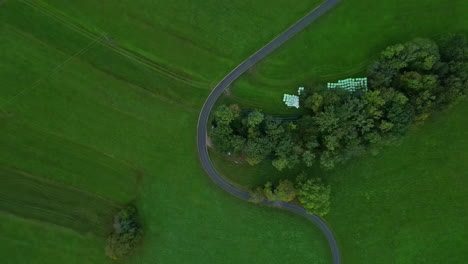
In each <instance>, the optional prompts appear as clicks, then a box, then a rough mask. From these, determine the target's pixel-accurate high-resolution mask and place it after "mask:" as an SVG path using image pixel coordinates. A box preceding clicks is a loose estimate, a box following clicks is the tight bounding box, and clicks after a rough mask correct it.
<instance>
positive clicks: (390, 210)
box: [213, 100, 468, 264]
mask: <svg viewBox="0 0 468 264" xmlns="http://www.w3.org/2000/svg"><path fill="white" fill-rule="evenodd" d="M467 109H468V102H467V101H466V100H464V101H461V102H460V103H458V104H457V105H455V106H454V107H453V108H451V109H449V110H447V111H445V112H443V113H440V114H438V115H437V116H435V117H433V118H432V119H431V120H429V121H427V122H426V123H425V124H422V125H420V126H417V127H414V128H413V129H412V130H411V131H410V132H409V134H408V135H407V136H405V137H404V138H403V139H402V140H401V141H399V142H398V144H396V145H394V146H391V147H386V148H384V149H383V150H382V151H381V153H379V154H378V155H377V156H372V155H370V154H369V155H367V156H364V157H362V158H359V159H354V160H351V161H350V162H348V165H347V166H345V167H340V168H337V169H336V170H332V171H329V172H327V171H323V170H319V169H315V170H309V171H308V174H309V175H311V176H320V177H322V178H325V179H326V181H327V183H329V184H330V185H331V186H332V201H331V211H330V214H329V215H327V216H326V217H325V218H326V220H327V221H328V222H329V223H330V225H331V227H332V229H333V230H334V233H335V235H336V237H337V239H338V241H339V243H340V248H341V250H342V254H343V256H342V257H343V259H345V260H346V262H347V263H374V262H375V263H408V264H409V263H460V264H461V263H465V260H466V258H467V257H468V256H467V254H466V250H465V248H467V247H468V244H467V241H468V240H467V238H468V233H467V230H466V228H465V227H464V225H465V223H466V222H467V221H468V213H467V211H466V209H465V208H466V207H467V206H468V193H467V192H466V189H467V187H468V174H467V171H468V166H467V163H466V162H464V161H465V160H466V159H467V158H468V155H467V153H468V133H467V131H468V122H467V117H466V113H467ZM213 156H214V155H213ZM213 160H214V161H215V162H216V164H217V168H218V170H220V171H221V172H222V173H223V174H224V175H225V176H226V177H228V178H229V179H230V180H231V181H233V182H235V183H238V184H241V185H244V186H248V187H251V186H258V185H259V184H263V183H265V182H266V181H269V180H272V181H275V180H278V179H281V178H284V175H289V176H293V175H296V172H294V171H286V172H285V173H284V174H282V175H281V174H279V173H278V172H277V170H276V169H275V168H274V167H273V166H271V165H270V164H267V163H262V164H260V165H259V166H256V167H250V166H249V165H246V164H235V163H233V162H232V161H228V160H226V159H223V158H221V157H219V155H217V156H216V157H214V159H213Z"/></svg>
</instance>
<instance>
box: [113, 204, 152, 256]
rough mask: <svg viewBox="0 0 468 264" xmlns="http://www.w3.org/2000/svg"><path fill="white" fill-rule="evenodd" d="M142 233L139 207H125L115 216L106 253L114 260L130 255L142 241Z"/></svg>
mask: <svg viewBox="0 0 468 264" xmlns="http://www.w3.org/2000/svg"><path fill="white" fill-rule="evenodd" d="M142 234H143V231H142V229H141V226H140V224H139V223H138V212H137V209H136V208H135V207H134V206H127V207H124V208H123V209H121V210H120V211H119V212H118V213H117V215H116V216H115V217H114V225H113V232H112V233H111V234H110V235H109V237H108V238H107V245H106V255H107V256H108V257H110V258H111V259H114V260H115V259H120V258H122V257H123V256H125V255H128V254H129V253H130V252H131V251H132V249H133V248H135V246H136V245H137V244H138V242H140V240H141V237H142Z"/></svg>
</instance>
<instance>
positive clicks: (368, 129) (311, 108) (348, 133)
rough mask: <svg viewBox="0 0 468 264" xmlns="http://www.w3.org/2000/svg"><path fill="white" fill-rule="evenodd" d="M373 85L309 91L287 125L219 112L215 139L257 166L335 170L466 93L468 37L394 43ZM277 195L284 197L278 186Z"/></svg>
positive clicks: (373, 68) (376, 68)
mask: <svg viewBox="0 0 468 264" xmlns="http://www.w3.org/2000/svg"><path fill="white" fill-rule="evenodd" d="M368 83H369V87H368V89H367V90H357V91H354V92H350V91H346V90H343V89H332V90H330V89H326V88H325V87H313V88H309V89H306V91H305V92H304V93H303V94H302V95H301V105H302V106H303V108H305V111H304V114H303V115H302V117H301V118H300V119H299V120H298V121H294V122H283V121H281V120H275V119H274V118H272V117H271V116H268V115H265V114H263V113H261V112H260V111H258V110H256V111H251V112H249V113H247V114H242V112H241V110H240V108H239V106H237V105H231V106H225V105H222V106H220V107H218V108H217V110H216V111H215V112H214V120H213V127H214V128H213V130H212V133H211V137H212V139H213V142H214V144H215V146H216V147H217V148H218V149H219V150H221V151H223V152H231V153H233V154H234V155H238V156H239V157H241V158H243V159H245V160H246V161H247V162H248V163H249V164H251V165H255V164H258V163H259V162H261V161H263V160H271V162H272V165H273V166H274V167H276V168H277V169H278V170H283V169H285V168H292V167H294V166H296V165H298V164H300V163H302V164H304V165H305V166H308V167H310V166H313V165H314V164H319V165H320V166H321V167H323V168H326V169H331V168H333V167H335V166H336V165H337V164H340V163H343V162H345V161H346V160H348V159H349V158H351V157H353V156H355V155H358V154H361V153H363V152H365V151H368V150H373V149H376V148H378V147H379V146H382V145H384V144H387V143H389V142H391V141H392V140H393V139H395V138H397V137H399V136H401V135H402V134H403V133H405V132H406V130H407V129H408V127H409V126H410V125H411V124H413V123H414V122H422V121H424V120H426V119H427V118H428V117H429V116H430V115H431V114H432V113H433V112H435V111H437V110H438V109H441V108H443V107H446V106H447V105H449V104H452V103H453V102H455V101H457V99H459V98H461V97H463V96H465V95H466V93H467V91H468V42H467V40H466V38H465V36H463V35H449V36H445V37H444V38H442V39H440V40H439V41H438V43H436V42H434V41H432V40H428V39H415V40H413V41H410V42H407V43H403V44H397V45H393V46H390V47H388V48H386V49H385V50H384V51H383V52H382V53H381V55H380V57H379V59H378V60H377V61H375V62H374V63H372V65H370V67H369V71H368ZM271 195H277V194H275V192H274V191H273V192H272V193H271Z"/></svg>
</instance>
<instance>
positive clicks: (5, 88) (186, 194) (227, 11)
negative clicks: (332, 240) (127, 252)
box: [0, 0, 330, 264]
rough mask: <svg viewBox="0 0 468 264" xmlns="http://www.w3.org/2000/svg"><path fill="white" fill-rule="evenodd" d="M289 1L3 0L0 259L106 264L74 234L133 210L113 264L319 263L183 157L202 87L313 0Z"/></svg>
mask: <svg viewBox="0 0 468 264" xmlns="http://www.w3.org/2000/svg"><path fill="white" fill-rule="evenodd" d="M294 2H295V4H291V1H277V2H276V3H270V2H268V1H257V2H255V5H253V6H251V5H252V3H251V5H247V4H246V3H245V4H244V3H241V2H240V1H238V2H237V3H232V2H231V1H208V2H207V1H198V2H196V3H194V2H193V1H184V3H178V4H177V5H174V3H173V2H171V1H157V2H155V1H143V0H140V1H133V2H131V4H123V3H115V2H114V1H104V2H102V1H101V2H99V4H97V3H96V2H95V1H90V0H86V1H74V2H73V3H64V2H61V1H47V2H45V1H34V2H33V1H23V0H21V1H20V0H18V1H13V0H7V1H5V2H3V3H2V4H1V5H0V35H1V36H2V38H1V41H0V50H1V52H0V80H2V84H1V86H0V87H1V88H0V145H1V146H2V147H1V148H0V164H1V165H2V170H1V174H0V175H1V183H2V184H0V194H1V195H0V197H2V201H3V199H4V200H5V201H4V202H2V204H1V206H2V207H0V211H1V212H0V233H1V234H2V236H1V238H0V240H1V244H2V246H1V247H0V256H1V257H2V259H4V260H7V263H44V264H45V263H47V264H55V263H100V264H102V263H111V261H110V260H108V259H107V258H106V257H105V256H104V243H105V238H104V237H103V236H102V232H101V231H100V232H91V231H88V230H94V228H97V227H95V226H93V225H100V227H99V230H106V228H108V227H107V226H103V223H102V222H103V221H105V219H108V218H109V216H108V214H104V215H103V216H102V217H101V218H99V216H96V214H97V213H96V211H97V210H99V209H100V208H101V207H102V206H104V207H105V206H106V205H105V203H103V201H106V202H109V206H111V207H114V206H119V205H123V204H125V203H128V202H130V201H133V202H135V203H136V204H137V206H138V208H139V209H140V213H141V218H142V224H143V226H144V232H145V235H144V239H143V244H142V246H141V247H140V248H138V249H137V250H136V252H135V254H134V255H132V256H131V257H130V258H128V259H126V260H124V261H121V262H125V263H245V262H255V263H329V262H330V256H329V249H328V247H327V244H326V241H325V239H324V238H323V237H322V235H321V233H320V232H319V231H318V230H317V229H316V228H315V227H314V226H313V225H312V224H311V223H309V222H308V221H307V220H305V219H302V218H301V217H299V216H296V215H293V214H291V213H289V212H283V211H279V210H276V209H272V208H265V207H259V206H255V205H252V204H248V203H245V202H242V201H239V200H237V199H235V198H233V197H230V196H229V195H227V194H226V193H224V192H223V191H221V190H220V189H219V187H217V186H216V185H214V184H213V183H212V182H211V181H210V180H209V178H208V177H207V176H206V175H205V174H204V173H203V171H202V169H201V166H200V165H199V161H198V157H197V153H196V146H195V145H196V141H195V133H196V123H197V119H198V114H199V110H200V108H201V103H202V102H203V101H204V100H205V98H206V96H207V95H208V93H209V92H210V90H211V88H212V87H213V84H214V83H216V82H218V81H219V79H220V78H221V77H222V76H223V75H224V74H225V73H227V72H229V71H230V70H231V69H232V68H233V67H234V66H235V65H236V64H238V63H239V62H241V61H242V60H243V59H244V58H245V57H247V56H249V55H250V53H252V52H253V51H255V50H256V49H258V48H260V47H261V46H263V45H264V44H265V43H266V42H268V41H269V40H270V39H271V38H272V37H273V36H274V35H276V34H277V33H279V32H280V31H281V30H283V29H285V28H286V27H288V26H289V25H290V24H291V23H293V22H295V21H296V20H297V19H299V18H300V17H302V16H303V15H304V14H305V13H307V12H308V11H310V10H311V9H312V8H313V7H315V6H316V5H317V3H318V2H319V1H294ZM129 3H130V2H129ZM251 8H252V9H251ZM286 8H287V10H288V12H283V11H284V10H285V9H286ZM251 15H254V16H251ZM260 29H261V30H260ZM104 33H105V34H106V36H103V35H102V34H104ZM21 179H23V180H21ZM38 186H41V187H38ZM80 192H81V193H83V196H82V197H81V198H78V197H77V195H79V193H80ZM15 196H16V198H15ZM51 199H52V200H60V201H63V203H59V202H58V201H56V202H51V203H48V202H47V201H48V200H51ZM80 199H81V200H80ZM8 201H10V202H8ZM11 201H19V202H22V203H21V205H20V206H18V207H12V203H11ZM99 201H101V202H102V203H99ZM73 202H78V203H79V204H74V203H73ZM32 205H34V207H32ZM68 206H70V207H73V209H74V210H76V209H79V212H76V211H73V210H71V211H67V208H66V207H68ZM101 209H102V208H101ZM47 210H48V211H47ZM54 213H55V214H56V215H57V214H58V213H61V215H60V217H58V216H54ZM77 217H84V218H86V219H93V218H92V217H97V220H96V221H90V223H86V222H82V223H80V224H81V225H82V226H81V225H80V226H76V227H75V226H73V223H74V220H76V218H77ZM108 224H109V225H110V224H111V223H108ZM77 231H78V232H77Z"/></svg>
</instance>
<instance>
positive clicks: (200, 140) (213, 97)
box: [197, 0, 341, 264]
mask: <svg viewBox="0 0 468 264" xmlns="http://www.w3.org/2000/svg"><path fill="white" fill-rule="evenodd" d="M340 1H341V0H327V1H325V2H324V3H323V4H322V5H321V6H319V7H318V8H316V9H314V10H313V11H312V12H310V13H309V14H307V15H306V16H305V17H303V18H302V19H301V20H299V21H298V22H296V23H295V24H294V25H292V26H291V27H290V28H288V29H287V30H286V31H284V32H283V33H281V34H280V35H279V36H278V37H276V38H275V39H273V40H272V41H271V42H270V43H268V44H267V45H265V46H264V47H263V48H261V49H260V50H258V51H257V52H256V53H254V54H253V55H252V56H250V57H249V58H248V59H247V60H245V61H244V62H242V63H241V64H240V65H239V66H237V67H236V68H235V69H234V70H233V71H232V72H230V73H229V74H228V75H226V77H224V79H223V80H221V82H220V83H218V85H216V87H215V88H214V89H213V91H212V92H211V93H210V95H209V96H208V98H207V99H206V101H205V104H204V105H203V109H202V111H201V113H200V116H199V119H198V127H197V149H198V155H199V157H200V162H201V164H202V166H203V169H204V170H205V172H206V173H207V174H208V176H210V178H211V179H212V180H213V181H214V182H215V183H216V184H217V185H218V186H219V187H221V188H223V190H225V191H227V192H228V193H230V194H232V195H234V196H236V197H238V198H240V199H243V200H249V198H250V193H249V192H246V191H244V190H241V189H238V188H236V187H235V186H233V185H231V184H230V183H229V182H227V181H226V180H225V179H224V178H223V177H222V176H221V175H220V174H219V173H218V172H217V171H216V169H215V168H214V166H213V163H212V162H211V160H210V156H209V154H208V148H207V144H206V143H207V127H208V119H209V116H210V112H211V110H212V108H213V105H214V104H215V102H216V101H217V100H218V98H219V97H220V96H221V94H222V93H223V91H224V90H226V89H227V88H228V87H229V85H231V84H232V82H233V81H235V80H236V79H237V78H239V77H240V76H241V75H242V74H243V73H244V72H245V71H247V70H248V69H249V68H250V67H252V66H253V65H254V64H255V63H257V62H258V61H260V60H261V59H263V58H264V57H265V56H267V55H268V54H270V53H271V52H272V51H274V50H275V49H276V48H278V47H279V46H281V45H282V44H283V43H285V42H286V41H287V40H289V39H290V38H291V37H293V36H294V35H296V34H297V33H298V32H300V31H301V30H303V29H304V28H305V27H306V26H307V25H309V24H310V23H312V22H313V21H315V20H316V19H317V18H319V17H320V16H321V15H322V14H324V13H325V12H326V11H327V10H329V9H330V8H332V7H333V6H334V5H336V4H337V3H338V2H340ZM262 203H263V204H265V205H268V206H274V207H278V208H281V209H285V210H289V211H292V212H295V213H297V214H300V215H302V216H304V217H306V218H307V219H309V220H311V221H312V222H313V223H314V224H315V225H316V226H317V227H318V228H319V229H320V230H321V231H322V232H323V234H324V235H325V237H326V239H327V241H328V244H329V246H330V250H331V254H332V259H333V263H334V264H339V263H341V259H340V251H339V248H338V244H337V242H336V239H335V237H334V236H333V233H332V232H331V230H330V228H329V227H328V225H327V224H326V223H325V221H324V220H323V219H322V218H320V217H319V216H317V215H311V214H308V213H307V212H306V211H305V209H304V208H302V207H300V206H298V205H295V204H291V203H286V202H275V203H272V202H270V201H267V200H264V201H263V202H262Z"/></svg>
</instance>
